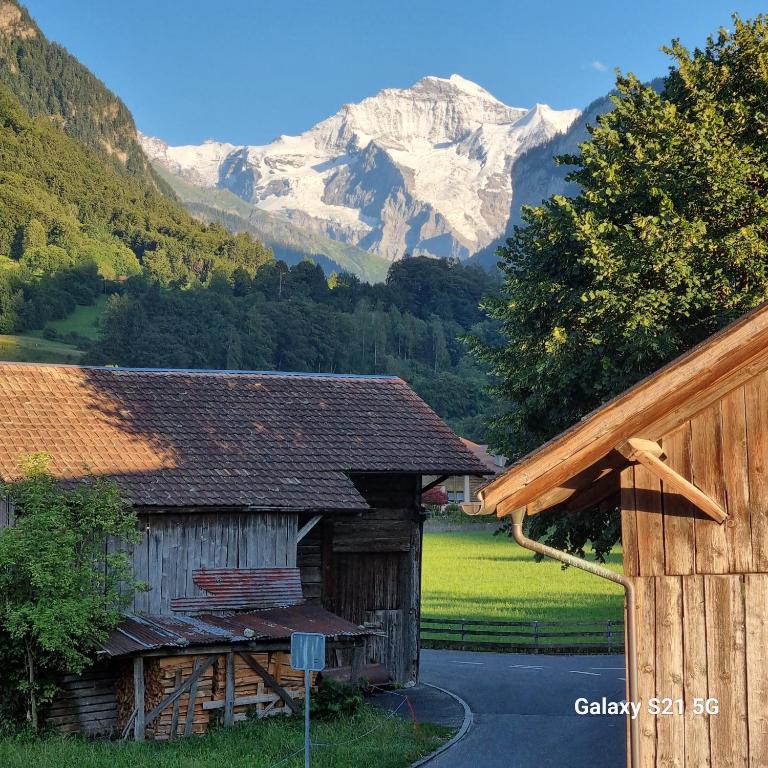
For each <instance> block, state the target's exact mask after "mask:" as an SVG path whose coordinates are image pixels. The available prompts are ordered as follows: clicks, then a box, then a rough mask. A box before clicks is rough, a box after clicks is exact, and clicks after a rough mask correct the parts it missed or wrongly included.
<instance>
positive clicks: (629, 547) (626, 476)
mask: <svg viewBox="0 0 768 768" xmlns="http://www.w3.org/2000/svg"><path fill="white" fill-rule="evenodd" d="M621 546H622V548H623V550H624V573H625V574H626V575H627V576H639V575H640V565H639V549H638V542H637V513H636V512H635V468H634V467H627V468H626V469H625V470H624V471H623V472H622V473H621Z"/></svg>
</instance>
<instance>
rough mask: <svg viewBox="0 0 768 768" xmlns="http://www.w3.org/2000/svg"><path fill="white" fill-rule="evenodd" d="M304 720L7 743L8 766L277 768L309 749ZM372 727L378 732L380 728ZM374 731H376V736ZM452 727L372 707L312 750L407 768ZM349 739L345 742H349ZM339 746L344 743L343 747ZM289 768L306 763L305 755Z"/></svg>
mask: <svg viewBox="0 0 768 768" xmlns="http://www.w3.org/2000/svg"><path fill="white" fill-rule="evenodd" d="M303 727H304V722H303V718H301V717H292V718H284V717H280V718H277V717H274V718H269V719H267V720H262V721H258V722H257V721H246V722H244V723H241V724H239V725H237V726H235V727H234V728H228V729H218V730H214V731H212V732H211V733H209V734H207V735H205V736H193V737H190V738H186V739H179V740H178V741H171V742H164V743H144V744H137V743H135V742H123V743H114V742H108V741H87V740H85V739H80V738H72V737H70V738H65V737H61V736H51V737H47V738H42V739H37V740H28V741H19V740H16V739H11V738H6V739H0V765H1V766H3V768H32V766H34V768H149V767H150V766H151V768H270V767H271V766H273V765H275V763H278V762H280V761H281V760H283V759H284V758H285V757H286V756H288V755H290V754H291V753H293V752H296V751H297V750H301V749H302V746H303V743H304V742H303ZM372 729H375V730H373V731H372ZM371 731H372V732H371ZM449 735H450V731H449V729H447V728H440V727H438V726H433V725H427V724H424V723H422V724H419V725H418V726H414V724H413V723H411V722H406V721H404V720H401V719H400V718H399V717H390V716H388V715H387V714H385V713H384V712H383V711H382V710H379V709H375V708H373V707H369V706H366V707H364V708H363V710H362V711H361V712H360V713H359V714H357V715H355V716H354V717H352V718H350V719H347V718H341V719H338V720H335V721H333V722H319V723H315V724H313V725H312V740H313V741H317V742H322V743H329V742H330V743H333V744H334V746H324V747H317V748H315V749H314V750H313V753H312V765H313V766H315V768H358V766H361V765H370V766H376V768H406V766H408V765H410V764H411V763H412V762H413V761H414V760H416V759H418V758H419V757H421V756H423V755H426V754H429V753H430V752H433V751H434V750H435V749H437V748H438V747H439V746H440V744H442V743H443V741H444V740H445V739H446V738H448V736H449ZM341 742H343V743H341ZM338 743H341V744H339V745H338V746H336V744H338ZM280 765H281V768H298V767H299V766H302V765H304V758H303V754H298V755H295V756H294V757H292V758H291V759H289V760H286V761H285V762H281V763H280Z"/></svg>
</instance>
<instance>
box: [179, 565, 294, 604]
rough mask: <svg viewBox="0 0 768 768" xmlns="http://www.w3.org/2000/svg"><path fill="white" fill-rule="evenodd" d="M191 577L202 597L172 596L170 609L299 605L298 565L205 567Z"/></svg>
mask: <svg viewBox="0 0 768 768" xmlns="http://www.w3.org/2000/svg"><path fill="white" fill-rule="evenodd" d="M192 580H193V581H194V583H195V584H196V585H197V586H198V587H200V589H202V590H204V591H205V592H208V593H209V595H210V596H206V597H176V598H173V599H172V600H171V610H173V611H180V612H184V611H194V612H195V613H197V612H199V611H206V610H208V611H221V610H236V609H247V608H250V609H263V608H277V607H280V606H288V605H300V604H301V603H303V602H304V597H303V595H302V593H301V572H300V571H299V569H298V568H207V569H205V570H199V571H194V572H193V574H192Z"/></svg>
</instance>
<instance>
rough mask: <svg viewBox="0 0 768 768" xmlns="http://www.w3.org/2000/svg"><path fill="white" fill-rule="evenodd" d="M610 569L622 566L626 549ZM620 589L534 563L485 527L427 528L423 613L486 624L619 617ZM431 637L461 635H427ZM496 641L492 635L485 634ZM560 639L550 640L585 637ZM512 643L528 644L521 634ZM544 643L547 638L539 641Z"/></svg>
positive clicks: (612, 559)
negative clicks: (452, 529)
mask: <svg viewBox="0 0 768 768" xmlns="http://www.w3.org/2000/svg"><path fill="white" fill-rule="evenodd" d="M607 566H608V568H611V569H613V570H615V571H617V572H620V571H621V553H620V551H619V552H614V553H613V554H611V556H610V557H609V560H608V563H607ZM623 605H624V596H623V590H622V588H621V587H620V586H618V585H616V584H613V583H611V582H608V581H605V580H604V579H600V578H598V577H596V576H593V575H591V574H588V573H585V572H583V571H579V570H577V569H576V568H569V569H567V570H565V571H564V570H563V569H562V568H561V566H560V564H559V563H556V562H554V561H552V560H545V561H543V562H541V563H537V562H535V561H534V560H533V555H532V553H530V552H528V551H527V550H524V549H522V548H521V547H519V546H518V545H517V544H515V543H514V542H513V541H511V540H510V539H509V538H508V537H506V536H494V535H493V533H492V532H491V531H488V530H476V531H475V530H470V531H467V530H463V531H451V532H439V533H437V532H435V533H432V532H427V533H425V535H424V564H423V576H422V616H424V617H428V618H430V619H435V618H441V619H481V620H487V621H525V622H533V621H566V622H576V621H599V622H605V621H608V620H609V619H610V620H616V619H621V618H622V615H623ZM422 636H423V637H424V638H429V639H434V640H438V639H440V640H448V639H458V636H454V635H444V634H440V635H437V634H435V635H430V634H429V633H424V634H423V635H422ZM481 639H482V640H484V641H487V642H496V641H497V640H498V638H497V637H495V636H487V637H483V638H481ZM587 640H588V638H585V637H573V638H557V639H556V640H552V641H551V642H570V641H573V642H586V641H587ZM515 642H524V638H519V639H516V640H515ZM542 642H544V641H542Z"/></svg>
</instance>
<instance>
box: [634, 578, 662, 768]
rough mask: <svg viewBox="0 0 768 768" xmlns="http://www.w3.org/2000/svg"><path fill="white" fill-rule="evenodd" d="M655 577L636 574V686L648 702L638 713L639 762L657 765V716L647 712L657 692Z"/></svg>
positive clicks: (644, 766) (643, 765) (645, 767)
mask: <svg viewBox="0 0 768 768" xmlns="http://www.w3.org/2000/svg"><path fill="white" fill-rule="evenodd" d="M655 582H656V580H655V579H650V578H642V577H641V578H636V579H634V584H635V596H636V600H637V618H638V626H639V632H638V638H637V688H638V696H639V698H640V700H641V701H642V702H643V703H644V705H645V706H643V707H642V709H641V711H640V715H639V716H638V725H639V732H640V753H641V754H640V766H641V768H655V766H656V745H657V741H656V718H655V717H652V716H651V715H650V714H649V713H648V707H647V703H648V700H649V699H652V698H654V697H655V696H656V632H655V626H656V584H655Z"/></svg>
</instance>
